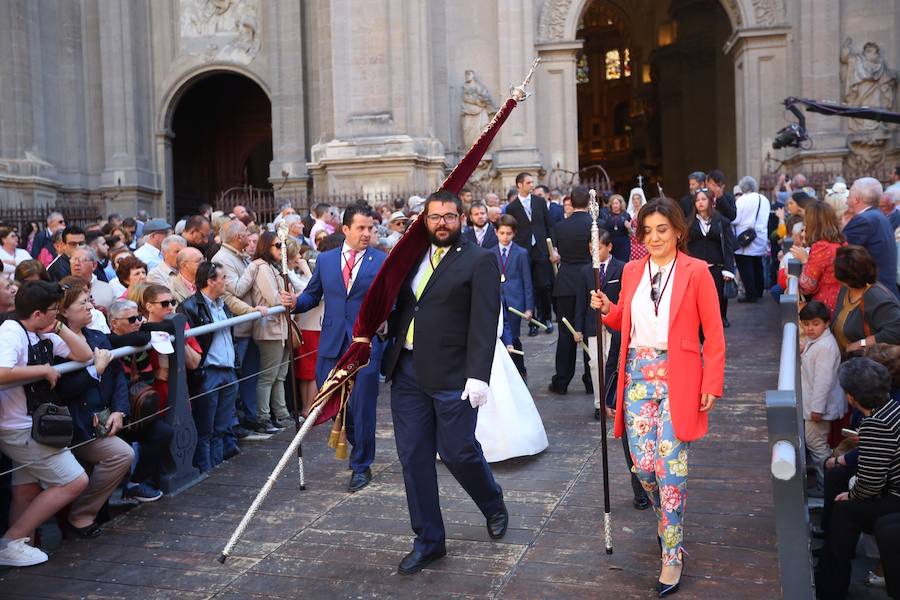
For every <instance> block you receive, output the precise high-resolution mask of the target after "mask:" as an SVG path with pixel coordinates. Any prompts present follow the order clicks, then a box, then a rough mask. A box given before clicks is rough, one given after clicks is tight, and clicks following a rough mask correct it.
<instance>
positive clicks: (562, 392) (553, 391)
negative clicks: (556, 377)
mask: <svg viewBox="0 0 900 600" xmlns="http://www.w3.org/2000/svg"><path fill="white" fill-rule="evenodd" d="M547 391H548V392H550V393H551V394H559V395H560V396H565V395H566V389H565V388H558V387H556V386H555V385H553V384H552V383H551V384H550V385H549V386H547Z"/></svg>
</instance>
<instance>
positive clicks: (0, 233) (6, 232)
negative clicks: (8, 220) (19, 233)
mask: <svg viewBox="0 0 900 600" xmlns="http://www.w3.org/2000/svg"><path fill="white" fill-rule="evenodd" d="M13 233H16V228H15V227H11V226H9V225H4V226H3V227H0V243H2V242H3V240H5V239H6V238H8V237H9V236H10V234H13Z"/></svg>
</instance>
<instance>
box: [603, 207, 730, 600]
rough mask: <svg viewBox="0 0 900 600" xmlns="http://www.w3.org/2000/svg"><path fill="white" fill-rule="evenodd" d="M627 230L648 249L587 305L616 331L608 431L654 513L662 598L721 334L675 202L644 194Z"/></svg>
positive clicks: (720, 372)
mask: <svg viewBox="0 0 900 600" xmlns="http://www.w3.org/2000/svg"><path fill="white" fill-rule="evenodd" d="M637 230H638V232H639V233H640V234H641V237H642V241H643V242H644V245H646V246H647V250H648V251H649V252H650V256H649V257H648V258H645V259H643V260H640V261H634V262H630V263H628V264H627V265H626V266H625V269H624V271H623V273H622V291H621V293H620V295H619V302H618V303H617V304H613V303H612V302H610V300H609V298H607V297H606V294H604V293H602V292H595V291H592V292H591V307H592V308H594V309H597V310H599V311H600V312H601V314H603V315H605V316H604V318H603V320H604V322H605V323H606V325H607V326H609V327H611V328H613V329H616V330H619V331H621V332H622V341H621V347H620V348H621V350H620V354H619V357H620V358H619V372H620V373H621V374H622V376H620V377H619V378H618V388H617V390H616V410H615V423H616V428H615V435H616V437H621V436H622V434H623V433H625V431H626V428H627V432H628V443H629V447H630V449H631V456H632V458H633V460H634V469H635V474H636V475H637V476H638V478H639V479H640V480H641V484H642V485H643V486H644V489H645V490H647V493H648V496H649V497H650V501H651V503H652V505H653V509H654V511H655V513H656V517H657V520H658V527H657V534H658V536H659V546H660V549H661V553H662V568H661V570H660V574H659V586H658V593H659V596H660V597H663V596H668V595H670V594H673V593H675V592H677V591H678V587H679V583H680V581H681V574H682V570H683V566H684V563H683V560H684V559H683V554H682V544H683V539H684V529H683V518H684V501H685V493H686V491H687V475H688V447H689V446H690V442H692V441H694V440H698V439H700V438H702V437H703V436H704V435H705V434H706V429H707V418H708V415H709V411H710V410H711V409H712V407H713V406H714V405H715V403H716V399H717V398H719V397H720V396H721V395H722V388H723V385H724V375H725V335H724V330H723V329H722V319H721V318H720V317H718V316H716V315H718V314H719V310H718V309H719V298H718V294H717V293H716V285H715V283H714V282H713V278H712V275H710V272H709V268H708V267H707V264H706V262H705V261H702V260H697V259H695V258H691V257H690V256H688V254H687V253H686V251H685V250H686V245H687V241H688V226H687V224H686V223H685V221H684V214H683V213H682V211H681V207H679V206H678V205H676V204H675V203H674V202H673V201H672V200H670V199H668V198H662V199H656V200H653V201H651V202H649V203H648V204H646V205H644V207H643V208H641V210H640V212H639V213H638V218H637ZM701 326H702V327H703V334H704V336H705V342H704V344H703V351H702V358H701V350H700V337H699V336H700V328H701ZM670 373H675V374H677V376H676V377H672V378H669V374H670Z"/></svg>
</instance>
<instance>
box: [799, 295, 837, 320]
mask: <svg viewBox="0 0 900 600" xmlns="http://www.w3.org/2000/svg"><path fill="white" fill-rule="evenodd" d="M799 317H800V320H801V321H812V320H813V319H822V320H823V321H825V322H826V323H827V322H828V321H830V320H831V312H829V310H828V307H827V306H825V304H823V303H822V302H819V301H818V300H812V301H810V302H807V303H806V306H804V307H803V308H801V309H800V315H799Z"/></svg>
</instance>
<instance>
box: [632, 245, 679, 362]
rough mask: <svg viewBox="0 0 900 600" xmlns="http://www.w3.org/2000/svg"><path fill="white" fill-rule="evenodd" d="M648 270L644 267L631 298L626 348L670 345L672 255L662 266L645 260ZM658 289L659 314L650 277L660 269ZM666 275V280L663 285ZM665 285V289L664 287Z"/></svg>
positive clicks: (673, 268) (661, 348)
mask: <svg viewBox="0 0 900 600" xmlns="http://www.w3.org/2000/svg"><path fill="white" fill-rule="evenodd" d="M647 264H648V265H649V266H650V269H649V272H648V270H647V269H644V270H643V274H642V275H641V282H640V283H639V284H638V287H637V290H635V292H634V297H632V299H631V340H630V342H629V344H628V347H629V348H656V349H657V350H667V349H668V347H669V305H670V304H671V302H672V289H673V288H674V287H675V259H672V261H671V262H669V264H667V265H663V266H662V267H659V266H657V265H656V264H655V263H654V262H653V261H652V260H648V262H647ZM660 271H661V274H660V278H659V289H660V291H661V292H662V298H661V299H660V301H659V305H658V307H659V314H658V315H657V313H656V307H654V305H653V299H652V298H651V297H650V288H651V283H650V281H651V277H652V276H653V275H656V273H658V272H660ZM666 279H668V280H669V284H668V285H666ZM663 287H665V289H663Z"/></svg>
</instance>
